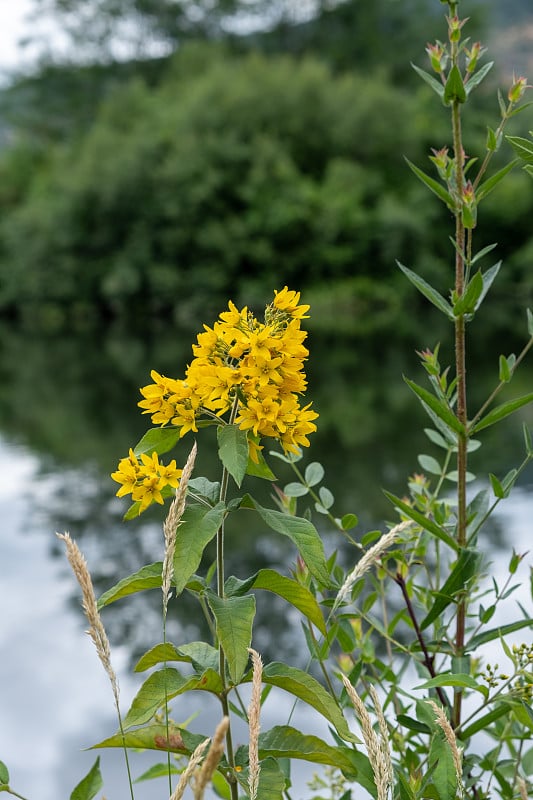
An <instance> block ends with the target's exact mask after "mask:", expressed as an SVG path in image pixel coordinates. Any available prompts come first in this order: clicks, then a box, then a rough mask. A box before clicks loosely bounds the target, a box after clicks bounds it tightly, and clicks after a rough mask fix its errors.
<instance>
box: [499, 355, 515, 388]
mask: <svg viewBox="0 0 533 800" xmlns="http://www.w3.org/2000/svg"><path fill="white" fill-rule="evenodd" d="M515 361H516V359H515V357H514V356H509V358H506V357H505V356H504V355H501V356H500V359H499V365H500V369H499V379H500V381H501V382H502V383H509V381H510V380H511V378H512V376H513V373H512V368H513V367H514V362H515Z"/></svg>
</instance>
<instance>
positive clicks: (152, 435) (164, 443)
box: [133, 427, 180, 456]
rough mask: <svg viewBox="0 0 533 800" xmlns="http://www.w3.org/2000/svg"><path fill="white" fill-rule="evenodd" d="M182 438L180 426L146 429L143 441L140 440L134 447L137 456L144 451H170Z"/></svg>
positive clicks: (160, 452)
mask: <svg viewBox="0 0 533 800" xmlns="http://www.w3.org/2000/svg"><path fill="white" fill-rule="evenodd" d="M179 439H180V431H179V428H171V427H168V428H150V430H148V431H146V433H145V434H144V436H143V437H142V439H141V441H140V442H138V443H137V444H136V445H135V447H134V448H133V452H134V453H135V455H136V456H140V455H142V453H149V454H150V455H151V454H152V453H158V454H159V455H162V454H163V453H168V451H169V450H172V448H173V447H175V446H176V445H177V443H178V442H179Z"/></svg>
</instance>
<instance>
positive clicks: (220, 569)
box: [217, 398, 239, 800]
mask: <svg viewBox="0 0 533 800" xmlns="http://www.w3.org/2000/svg"><path fill="white" fill-rule="evenodd" d="M238 406H239V402H238V400H237V398H235V401H234V403H233V408H232V410H231V416H230V420H229V424H230V425H232V424H233V422H234V420H235V417H236V415H237V409H238ZM228 483H229V472H228V470H227V469H226V467H223V468H222V478H221V481H220V500H221V502H223V503H225V502H226V497H227V494H228ZM217 595H218V596H219V597H220V598H221V599H222V598H223V597H224V521H223V522H222V524H221V526H220V528H219V529H218V531H217ZM218 666H219V672H220V679H221V681H222V692H221V693H220V702H221V704H222V712H223V714H224V716H226V717H228V720H230V724H229V725H228V731H227V733H226V747H227V758H228V764H229V766H230V768H231V769H232V770H233V769H234V767H235V754H234V750H233V738H232V734H231V717H230V713H229V703H228V689H227V686H226V657H225V655H224V650H223V649H222V645H221V644H220V642H219V643H218ZM230 778H231V779H230V783H229V785H230V791H231V800H238V796H239V791H238V787H237V783H236V781H235V779H234V777H233V775H231V776H230Z"/></svg>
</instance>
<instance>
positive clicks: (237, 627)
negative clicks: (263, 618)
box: [208, 594, 255, 684]
mask: <svg viewBox="0 0 533 800" xmlns="http://www.w3.org/2000/svg"><path fill="white" fill-rule="evenodd" d="M208 603H209V607H210V608H211V611H212V612H213V614H214V617H215V623H216V630H217V637H218V640H219V642H220V644H221V645H222V649H223V650H224V654H225V656H226V661H227V664H228V670H229V674H230V677H231V680H232V681H233V683H234V684H237V683H239V681H240V679H241V678H242V676H243V673H244V670H245V669H246V667H247V665H248V648H249V647H250V644H251V642H252V626H253V621H254V616H255V597H253V595H248V596H246V597H217V596H216V595H214V594H209V595H208Z"/></svg>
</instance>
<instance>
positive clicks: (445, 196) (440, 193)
mask: <svg viewBox="0 0 533 800" xmlns="http://www.w3.org/2000/svg"><path fill="white" fill-rule="evenodd" d="M405 160H406V161H407V163H408V165H409V167H410V169H411V170H412V171H413V172H414V174H415V175H416V177H417V178H418V179H419V180H421V181H422V183H423V184H425V185H426V186H427V187H428V189H430V191H432V192H433V194H436V195H437V197H438V198H439V199H440V200H442V202H443V203H445V204H446V206H447V207H448V208H449V209H450V210H451V211H454V209H455V202H454V199H453V197H452V196H451V194H450V193H449V191H448V190H447V189H445V188H444V186H443V185H442V183H439V181H436V180H435V179H434V178H431V177H430V176H429V175H427V174H426V173H425V172H424V171H423V170H421V169H420V168H419V167H417V166H416V165H415V164H412V163H411V161H409V159H408V158H406V159H405Z"/></svg>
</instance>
